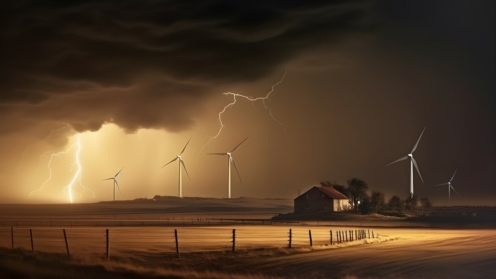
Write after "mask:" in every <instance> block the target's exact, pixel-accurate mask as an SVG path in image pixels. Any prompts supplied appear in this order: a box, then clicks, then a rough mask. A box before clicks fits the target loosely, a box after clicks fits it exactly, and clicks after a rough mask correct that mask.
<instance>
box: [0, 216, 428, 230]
mask: <svg viewBox="0 0 496 279" xmlns="http://www.w3.org/2000/svg"><path fill="white" fill-rule="evenodd" d="M242 225H269V226H273V225H292V226H297V225H304V226H349V227H408V228H428V227H433V226H434V225H433V224H429V223H422V222H405V221H391V220H387V221H297V220H296V221H293V220H271V219H236V218H200V217H197V218H194V217H163V218H154V219H151V218H142V219H136V218H133V219H118V218H95V219H91V218H89V219H86V218H81V219H74V218H71V219H64V218H53V219H49V218H43V219H41V218H40V219H31V218H26V219H19V218H16V219H13V218H12V219H0V227H14V228H22V227H25V228H33V227H46V228H78V227H95V228H99V227H103V228H108V227H174V228H177V227H193V226H198V227H206V226H242Z"/></svg>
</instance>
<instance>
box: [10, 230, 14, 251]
mask: <svg viewBox="0 0 496 279" xmlns="http://www.w3.org/2000/svg"><path fill="white" fill-rule="evenodd" d="M10 235H11V238H12V249H14V227H10Z"/></svg>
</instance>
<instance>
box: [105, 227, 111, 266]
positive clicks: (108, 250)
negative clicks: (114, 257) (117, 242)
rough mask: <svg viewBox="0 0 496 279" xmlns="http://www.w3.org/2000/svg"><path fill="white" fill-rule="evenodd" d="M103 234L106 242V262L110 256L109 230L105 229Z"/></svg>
mask: <svg viewBox="0 0 496 279" xmlns="http://www.w3.org/2000/svg"><path fill="white" fill-rule="evenodd" d="M105 232H106V240H107V260H108V259H109V256H110V247H109V244H110V243H109V230H108V229H106V230H105Z"/></svg>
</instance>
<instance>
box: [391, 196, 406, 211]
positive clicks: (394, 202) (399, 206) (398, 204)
mask: <svg viewBox="0 0 496 279" xmlns="http://www.w3.org/2000/svg"><path fill="white" fill-rule="evenodd" d="M387 206H388V208H389V209H390V210H396V211H401V210H403V206H404V203H403V201H402V200H401V198H400V197H398V196H392V197H391V198H390V199H389V201H388V204H387Z"/></svg>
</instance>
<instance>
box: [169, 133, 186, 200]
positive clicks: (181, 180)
mask: <svg viewBox="0 0 496 279" xmlns="http://www.w3.org/2000/svg"><path fill="white" fill-rule="evenodd" d="M190 140H191V138H189V140H188V142H187V143H186V145H185V146H184V148H183V151H181V153H179V155H177V156H176V158H174V159H172V160H171V161H170V162H169V163H167V164H165V165H163V166H162V168H163V167H165V166H167V165H168V164H170V163H172V162H174V161H176V160H177V159H179V190H178V191H179V194H178V195H179V197H180V198H182V197H183V176H182V174H181V165H183V168H184V170H185V171H186V174H187V175H188V179H189V180H191V178H190V177H189V173H188V170H187V169H186V165H184V161H183V159H182V158H181V155H182V154H183V153H184V150H186V147H187V146H188V144H189V141H190Z"/></svg>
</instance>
